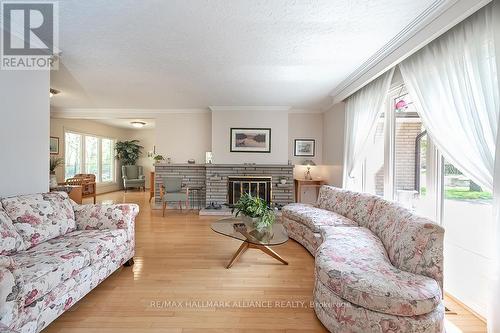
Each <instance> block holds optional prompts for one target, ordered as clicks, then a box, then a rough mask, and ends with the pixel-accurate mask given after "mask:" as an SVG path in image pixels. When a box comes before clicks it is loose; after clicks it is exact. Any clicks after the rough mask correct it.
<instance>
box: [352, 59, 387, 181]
mask: <svg viewBox="0 0 500 333" xmlns="http://www.w3.org/2000/svg"><path fill="white" fill-rule="evenodd" d="M393 74H394V68H391V69H390V70H389V71H388V72H386V73H384V74H383V75H382V76H380V77H379V78H377V79H376V80H374V81H373V82H371V83H369V84H368V85H366V86H365V87H363V88H361V90H359V91H357V92H356V93H354V94H353V95H352V96H350V97H349V98H348V99H347V101H346V107H345V110H346V111H345V112H346V116H345V139H344V141H345V143H344V144H345V149H344V188H347V189H351V190H358V191H360V190H361V185H362V184H361V172H360V171H361V165H362V163H363V160H364V158H365V157H366V149H367V147H368V146H369V145H368V143H369V139H370V137H372V136H373V134H374V131H375V130H376V126H377V119H378V118H379V117H380V113H381V112H382V107H383V105H384V102H385V101H386V98H387V92H388V91H389V87H390V85H391V80H392V75H393Z"/></svg>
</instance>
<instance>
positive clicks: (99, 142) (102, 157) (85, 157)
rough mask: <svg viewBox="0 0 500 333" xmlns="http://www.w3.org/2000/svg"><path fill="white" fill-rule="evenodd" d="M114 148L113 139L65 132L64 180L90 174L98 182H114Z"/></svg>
mask: <svg viewBox="0 0 500 333" xmlns="http://www.w3.org/2000/svg"><path fill="white" fill-rule="evenodd" d="M114 147H115V140H114V139H110V138H101V137H97V136H93V135H86V134H79V133H74V132H66V133H65V152H66V153H65V178H71V177H74V176H75V175H76V174H78V173H91V174H94V175H95V176H96V180H97V181H98V182H114V181H115V159H114ZM82 161H83V163H82Z"/></svg>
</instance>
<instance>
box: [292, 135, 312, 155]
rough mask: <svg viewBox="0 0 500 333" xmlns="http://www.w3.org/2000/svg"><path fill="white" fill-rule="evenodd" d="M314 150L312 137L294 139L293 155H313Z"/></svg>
mask: <svg viewBox="0 0 500 333" xmlns="http://www.w3.org/2000/svg"><path fill="white" fill-rule="evenodd" d="M315 150H316V141H315V140H314V139H295V148H294V153H293V155H294V156H308V157H313V156H314V154H315Z"/></svg>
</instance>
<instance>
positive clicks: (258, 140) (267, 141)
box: [230, 128, 271, 153]
mask: <svg viewBox="0 0 500 333" xmlns="http://www.w3.org/2000/svg"><path fill="white" fill-rule="evenodd" d="M230 151H231V152H233V153H270V152H271V129H270V128H231V130H230Z"/></svg>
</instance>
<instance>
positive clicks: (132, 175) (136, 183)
mask: <svg viewBox="0 0 500 333" xmlns="http://www.w3.org/2000/svg"><path fill="white" fill-rule="evenodd" d="M122 178H123V187H124V188H125V192H127V189H128V188H129V187H138V188H139V190H140V189H141V187H142V189H143V190H144V191H146V179H145V177H144V171H143V168H142V166H140V165H123V166H122Z"/></svg>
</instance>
